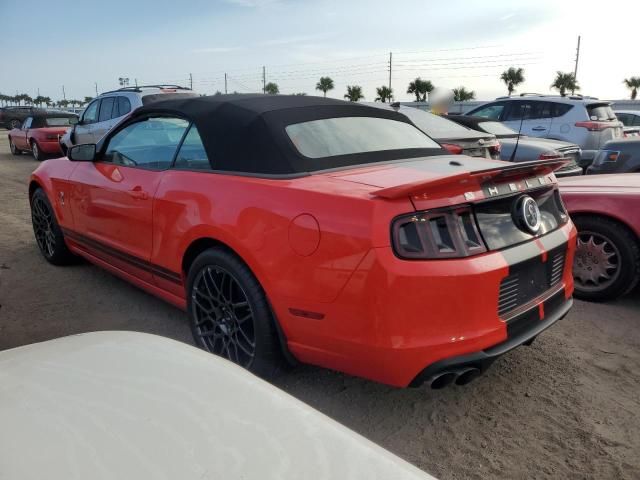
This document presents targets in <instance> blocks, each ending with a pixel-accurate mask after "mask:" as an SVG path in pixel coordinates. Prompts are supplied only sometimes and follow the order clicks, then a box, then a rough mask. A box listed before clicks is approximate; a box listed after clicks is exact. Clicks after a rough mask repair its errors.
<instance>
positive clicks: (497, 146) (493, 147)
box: [489, 143, 502, 155]
mask: <svg viewBox="0 0 640 480" xmlns="http://www.w3.org/2000/svg"><path fill="white" fill-rule="evenodd" d="M501 151H502V145H500V143H496V144H495V145H491V146H490V147H489V153H490V154H491V155H500V152H501Z"/></svg>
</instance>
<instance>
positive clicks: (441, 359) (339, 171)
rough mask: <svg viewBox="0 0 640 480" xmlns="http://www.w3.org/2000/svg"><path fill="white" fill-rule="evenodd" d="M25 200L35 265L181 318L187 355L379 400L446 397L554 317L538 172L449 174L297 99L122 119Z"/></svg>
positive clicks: (501, 169) (436, 155)
mask: <svg viewBox="0 0 640 480" xmlns="http://www.w3.org/2000/svg"><path fill="white" fill-rule="evenodd" d="M69 156H70V158H69V159H67V158H63V159H59V160H52V161H49V162H46V163H44V164H42V165H41V166H40V167H39V168H38V169H36V171H35V172H34V173H33V176H32V178H31V183H30V186H29V195H30V201H31V208H32V216H33V226H34V231H35V236H36V239H37V243H38V246H39V247H40V249H41V251H42V253H43V254H44V256H45V258H46V259H47V260H48V261H49V262H51V263H53V264H62V263H65V262H67V261H69V257H70V255H71V254H76V255H80V256H82V257H85V258H87V259H89V260H90V261H92V262H94V263H96V264H98V265H100V266H102V267H104V268H106V269H107V270H109V271H111V272H113V273H114V274H116V275H118V276H121V277H123V278H125V279H127V280H128V281H130V282H131V283H133V284H135V285H137V286H139V287H141V288H143V289H145V290H147V291H149V292H151V293H152V294H154V295H157V296H159V297H161V298H163V299H165V300H167V301H168V302H171V303H172V304H174V305H176V306H178V307H180V308H183V309H185V310H187V311H188V314H189V321H190V324H191V328H192V331H193V335H194V338H195V339H196V342H197V344H198V345H199V346H201V347H202V348H205V349H207V350H208V351H210V352H212V353H215V354H218V355H222V356H224V357H227V358H229V359H231V360H232V361H234V362H236V363H238V364H240V365H242V366H244V367H246V368H248V369H250V370H251V371H253V372H256V373H258V374H260V375H264V376H269V375H272V374H273V373H275V372H276V371H277V370H278V369H279V367H280V366H282V363H281V362H282V358H283V357H284V358H286V359H288V360H289V361H290V362H296V361H299V362H305V363H311V364H315V365H320V366H324V367H327V368H332V369H336V370H341V371H343V372H347V373H349V374H353V375H359V376H362V377H366V378H369V379H373V380H376V381H379V382H384V383H387V384H391V385H395V386H401V387H404V386H408V385H419V384H421V383H423V382H425V381H426V382H429V383H430V384H431V385H432V386H433V387H442V386H444V385H446V384H448V383H451V382H454V381H455V382H456V383H457V384H464V383H467V382H469V381H471V380H472V379H473V378H474V377H476V376H477V375H479V374H480V373H481V372H483V371H484V370H485V369H486V368H487V367H488V366H489V365H490V364H491V362H492V361H493V360H494V359H495V358H496V357H497V356H499V355H501V354H503V353H505V352H507V351H509V350H511V349H513V348H515V347H517V346H519V345H521V344H523V343H527V344H528V343H530V342H531V341H532V340H533V339H534V338H535V336H536V335H538V334H539V333H540V332H542V331H543V330H544V329H546V328H547V327H549V326H550V325H552V324H553V323H554V322H556V321H557V320H559V319H560V318H562V317H563V316H564V315H565V314H566V313H567V312H568V311H569V309H570V307H571V305H572V292H573V277H572V275H571V265H572V263H573V253H574V244H575V236H576V232H575V228H574V227H573V224H572V223H571V221H570V219H569V216H568V215H567V214H566V212H565V211H564V210H563V207H562V203H561V201H560V197H559V194H558V190H557V184H556V180H555V177H554V175H553V170H554V169H555V168H558V167H560V166H562V164H563V163H564V161H556V160H550V161H546V162H539V161H536V162H534V163H519V164H510V163H506V162H501V161H495V160H487V159H474V158H469V157H465V156H460V155H449V154H448V152H446V151H445V150H443V149H442V148H441V147H440V146H439V145H438V144H437V143H436V142H434V141H433V140H432V139H431V138H429V137H428V136H426V135H425V134H424V133H422V132H421V131H420V130H418V129H417V128H416V127H415V126H414V125H413V124H412V123H411V122H410V120H409V119H408V118H407V117H405V116H403V115H401V114H399V113H397V112H394V111H386V110H381V109H378V108H372V107H368V106H364V105H357V104H353V103H349V102H342V101H338V100H330V99H323V98H316V97H305V96H293V97H287V96H262V95H256V96H247V95H240V96H235V95H234V96H215V97H198V98H188V99H182V100H168V101H162V102H157V103H154V104H151V105H148V106H145V107H142V108H140V109H139V110H136V111H135V112H134V113H133V114H132V115H131V116H130V117H129V118H127V119H126V120H124V121H123V122H122V123H120V124H119V125H118V126H117V127H115V128H114V129H113V130H112V131H111V132H110V133H109V134H108V135H106V136H105V137H104V138H103V139H102V140H101V141H100V142H99V143H98V144H97V145H77V146H75V147H73V148H72V149H71V150H70V151H69Z"/></svg>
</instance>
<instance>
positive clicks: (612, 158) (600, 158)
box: [593, 150, 620, 165]
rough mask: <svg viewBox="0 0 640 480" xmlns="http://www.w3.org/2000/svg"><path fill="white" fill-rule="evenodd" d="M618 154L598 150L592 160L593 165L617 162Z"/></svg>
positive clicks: (613, 151) (611, 151)
mask: <svg viewBox="0 0 640 480" xmlns="http://www.w3.org/2000/svg"><path fill="white" fill-rule="evenodd" d="M619 156H620V152H618V151H615V150H600V151H599V152H598V154H597V155H596V158H594V159H593V164H594V165H602V164H603V163H612V162H616V161H618V157H619Z"/></svg>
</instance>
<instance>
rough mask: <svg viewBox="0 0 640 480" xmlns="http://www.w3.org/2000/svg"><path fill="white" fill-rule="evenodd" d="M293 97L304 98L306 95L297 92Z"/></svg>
mask: <svg viewBox="0 0 640 480" xmlns="http://www.w3.org/2000/svg"><path fill="white" fill-rule="evenodd" d="M294 95H295V96H297V97H304V96H305V95H306V93H305V92H298V93H294Z"/></svg>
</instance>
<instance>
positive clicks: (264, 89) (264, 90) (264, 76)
mask: <svg viewBox="0 0 640 480" xmlns="http://www.w3.org/2000/svg"><path fill="white" fill-rule="evenodd" d="M262 93H263V94H266V93H267V70H266V68H264V65H263V66H262Z"/></svg>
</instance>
